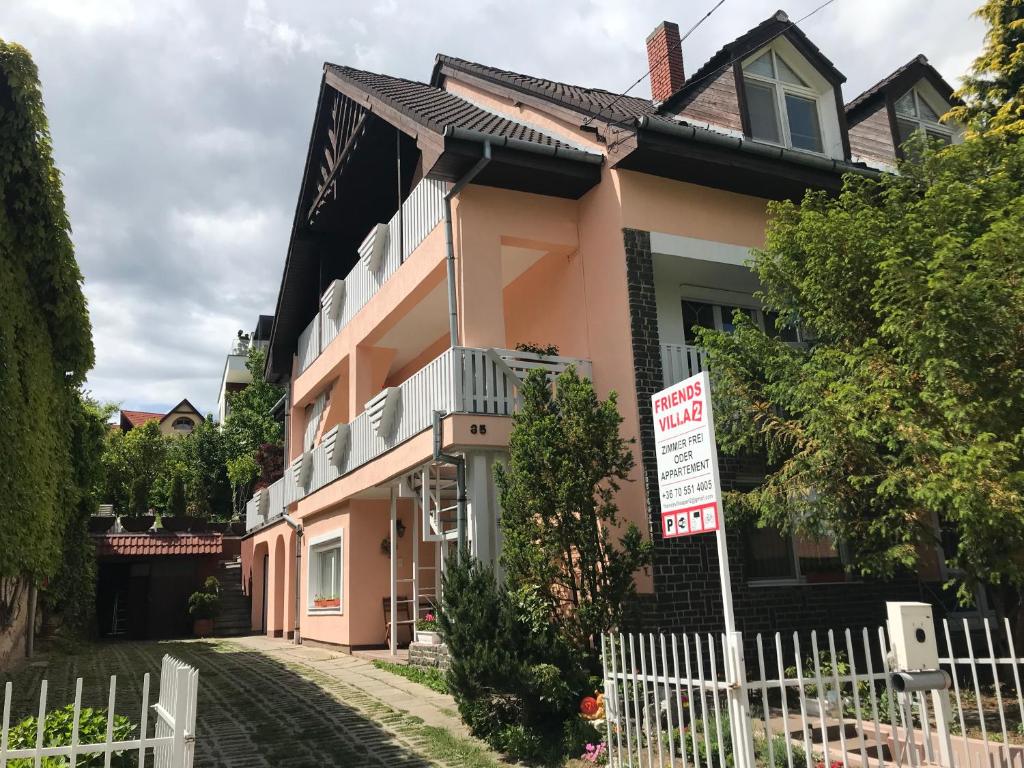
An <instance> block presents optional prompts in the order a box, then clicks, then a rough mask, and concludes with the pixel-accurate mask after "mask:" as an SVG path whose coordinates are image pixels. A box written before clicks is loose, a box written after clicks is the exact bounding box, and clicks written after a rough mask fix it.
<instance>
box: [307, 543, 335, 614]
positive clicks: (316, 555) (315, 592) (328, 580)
mask: <svg viewBox="0 0 1024 768" xmlns="http://www.w3.org/2000/svg"><path fill="white" fill-rule="evenodd" d="M342 556H343V546H342V532H341V531H338V532H337V533H334V534H330V535H329V536H326V537H322V538H319V539H316V540H314V541H312V542H310V545H309V589H308V592H309V610H310V612H313V613H321V612H324V613H331V612H333V613H340V612H341V609H342V602H341V587H342Z"/></svg>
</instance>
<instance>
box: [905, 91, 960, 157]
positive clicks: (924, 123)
mask: <svg viewBox="0 0 1024 768" xmlns="http://www.w3.org/2000/svg"><path fill="white" fill-rule="evenodd" d="M907 93H910V94H912V95H913V97H914V109H915V111H916V112H917V117H914V116H913V115H904V114H901V113H900V112H899V111H898V110H897V108H896V102H898V101H899V100H900V99H902V98H903V97H904V96H906V95H907ZM922 102H923V103H924V104H927V105H928V109H930V110H931V111H932V112H934V113H935V114H936V115H939V116H940V117H941V116H942V113H943V111H944V110H942V109H935V106H934V105H933V103H932V101H931V99H928V98H925V96H924V94H922V93H921V89H920V88H919V87H918V86H917V85H915V86H913V87H912V88H910V89H909V90H908V91H905V92H904V93H902V94H900V97H899V98H897V99H893V101H892V112H893V117H894V118H895V119H896V141H897V143H898V144H900V145H902V144H903V141H904V140H903V139H901V138H900V134H899V121H900V120H905V121H906V122H908V123H915V124H916V125H917V128H916V129H915V131H924V132H925V134H926V135H927V134H928V132H929V131H930V132H932V133H941V134H942V135H943V136H945V137H947V138H948V139H949V143H950V144H952V143H953V142H954V140H955V139H956V133H955V132H954V131H953V129H952V128H950V127H949V126H947V125H943V124H942V123H939V122H932V121H931V120H926V119H925V118H924V117H923V116H922V112H921V104H922ZM947 109H948V106H947Z"/></svg>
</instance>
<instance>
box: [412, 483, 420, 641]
mask: <svg viewBox="0 0 1024 768" xmlns="http://www.w3.org/2000/svg"><path fill="white" fill-rule="evenodd" d="M415 503H416V502H413V504H414V506H415ZM419 518H420V516H419V515H418V514H416V512H415V510H414V511H413V515H412V611H410V613H411V615H412V620H413V622H416V621H419V618H420V519H419ZM412 631H413V637H415V636H416V624H415V623H414V624H413V625H412Z"/></svg>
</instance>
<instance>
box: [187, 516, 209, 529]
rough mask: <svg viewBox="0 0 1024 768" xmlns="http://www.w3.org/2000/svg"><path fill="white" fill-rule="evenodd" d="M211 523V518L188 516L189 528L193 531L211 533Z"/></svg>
mask: <svg viewBox="0 0 1024 768" xmlns="http://www.w3.org/2000/svg"><path fill="white" fill-rule="evenodd" d="M210 525H212V523H211V522H210V521H209V520H204V519H203V518H201V517H190V518H188V529H189V530H190V531H192V533H210Z"/></svg>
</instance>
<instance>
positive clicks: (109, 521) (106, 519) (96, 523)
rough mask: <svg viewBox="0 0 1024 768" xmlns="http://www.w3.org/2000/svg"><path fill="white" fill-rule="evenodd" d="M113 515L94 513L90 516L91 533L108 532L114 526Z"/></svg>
mask: <svg viewBox="0 0 1024 768" xmlns="http://www.w3.org/2000/svg"><path fill="white" fill-rule="evenodd" d="M116 519H117V518H115V517H114V516H113V515H92V516H91V517H90V518H89V533H106V532H107V531H109V530H110V529H111V528H113V527H114V521H115V520H116Z"/></svg>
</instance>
